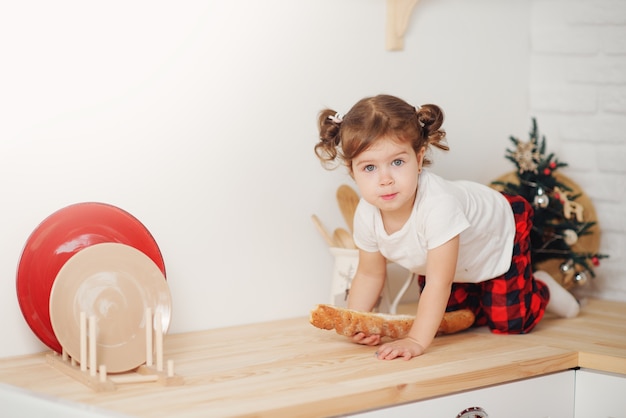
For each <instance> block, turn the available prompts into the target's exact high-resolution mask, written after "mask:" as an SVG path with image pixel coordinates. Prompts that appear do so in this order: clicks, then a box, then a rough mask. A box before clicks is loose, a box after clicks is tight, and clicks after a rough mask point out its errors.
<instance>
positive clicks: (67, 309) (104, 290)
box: [50, 243, 171, 373]
mask: <svg viewBox="0 0 626 418" xmlns="http://www.w3.org/2000/svg"><path fill="white" fill-rule="evenodd" d="M146 308H151V309H152V312H153V314H156V313H157V312H160V313H161V319H162V330H163V334H165V333H166V332H167V330H168V328H169V324H170V316H171V294H170V290H169V287H168V284H167V281H166V280H165V277H164V276H163V273H162V272H161V270H160V269H159V267H158V266H157V265H156V264H155V263H154V262H153V261H152V260H151V259H150V258H149V257H148V256H147V255H145V254H144V253H143V252H141V251H139V250H137V249H135V248H134V247H131V246H128V245H125V244H119V243H103V244H96V245H92V246H91V247H88V248H85V249H83V250H82V251H80V252H78V253H76V254H75V255H73V256H72V257H71V258H70V259H69V260H68V261H67V262H66V263H65V264H64V265H63V267H62V268H61V269H60V270H59V273H58V274H57V276H56V278H55V280H54V285H53V286H52V291H51V293H50V319H51V322H52V328H53V330H54V333H55V335H56V337H57V339H58V340H59V342H60V343H61V346H62V347H64V348H65V351H66V352H67V353H68V354H69V355H70V356H71V357H72V358H74V359H76V360H77V361H80V313H81V312H85V315H86V317H87V318H89V317H90V316H95V318H96V330H97V332H96V342H97V344H96V359H97V361H96V363H97V367H99V366H100V365H101V364H104V365H105V366H106V369H107V372H110V373H118V372H125V371H129V370H132V369H134V368H136V367H138V366H140V365H142V364H143V363H145V361H146V316H145V312H146ZM153 318H154V316H153ZM154 323H156V321H155V320H153V324H154ZM87 334H88V333H87Z"/></svg>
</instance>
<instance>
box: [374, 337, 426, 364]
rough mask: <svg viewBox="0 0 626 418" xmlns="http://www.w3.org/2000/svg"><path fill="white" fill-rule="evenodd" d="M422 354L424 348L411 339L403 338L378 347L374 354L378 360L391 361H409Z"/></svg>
mask: <svg viewBox="0 0 626 418" xmlns="http://www.w3.org/2000/svg"><path fill="white" fill-rule="evenodd" d="M422 354H424V347H422V346H421V345H420V344H419V343H418V342H417V341H415V340H413V339H412V338H403V339H401V340H396V341H392V342H389V343H386V344H383V345H382V346H380V348H379V349H378V351H377V352H376V357H377V358H378V360H393V359H395V358H397V357H402V358H403V359H404V360H411V359H412V358H413V357H417V356H420V355H422Z"/></svg>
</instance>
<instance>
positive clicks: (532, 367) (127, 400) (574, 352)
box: [0, 300, 626, 418]
mask: <svg viewBox="0 0 626 418" xmlns="http://www.w3.org/2000/svg"><path fill="white" fill-rule="evenodd" d="M164 347H165V348H164V352H165V358H166V359H172V360H173V361H174V364H175V372H176V374H177V375H179V376H182V378H183V379H184V384H183V385H181V386H163V385H160V384H159V383H154V382H151V383H132V384H125V385H119V386H118V387H117V389H116V390H114V391H110V392H95V391H93V390H91V389H89V388H88V387H86V386H85V385H83V384H82V383H80V382H78V381H76V380H74V379H72V378H70V377H68V376H66V375H65V374H63V373H61V372H59V371H58V370H57V369H55V368H53V367H51V366H50V365H49V364H48V363H47V362H46V354H47V353H40V354H35V355H29V356H21V357H13V358H5V359H0V382H2V383H5V384H9V385H13V386H17V387H19V388H25V389H28V390H30V391H33V392H35V393H38V394H43V395H44V396H46V397H48V398H49V397H51V396H52V397H55V398H60V399H62V400H63V401H64V402H65V401H72V402H79V403H85V404H89V405H93V406H95V407H97V408H99V409H105V410H110V411H113V412H115V413H117V414H120V413H121V414H126V415H130V416H140V417H152V416H176V417H194V416H195V417H197V416H211V417H235V416H257V417H263V416H267V417H273V418H275V417H296V416H302V417H306V416H310V417H321V416H333V415H341V414H348V413H353V412H357V411H362V410H366V409H372V408H381V407H386V406H391V405H395V404H400V403H405V402H411V401H418V400H423V399H427V398H432V397H436V396H443V395H449V394H452V393H456V392H460V391H465V390H470V389H477V388H481V387H486V386H490V385H497V384H501V383H505V382H510V381H514V380H519V379H524V378H528V377H534V376H540V375H545V374H549V373H553V372H557V371H561V370H567V369H570V368H575V367H586V368H591V369H595V370H601V371H608V372H614V373H621V374H626V303H621V302H611V301H604V300H589V301H588V302H587V303H586V304H585V305H584V306H583V309H582V311H581V314H580V315H579V316H578V317H577V318H573V319H558V318H553V317H550V316H546V317H545V318H544V320H542V322H541V323H540V324H539V325H538V326H537V327H536V328H535V330H534V331H533V332H532V333H530V334H526V335H507V336H504V335H494V334H491V333H490V332H489V331H488V330H487V329H486V328H484V327H483V328H477V329H471V330H468V331H464V332H461V333H458V334H454V335H447V336H440V337H437V338H436V339H435V341H434V343H433V345H432V346H431V347H430V348H429V350H428V352H427V353H426V354H425V355H423V356H420V357H417V358H414V359H412V360H411V361H408V362H406V361H403V360H394V361H390V362H387V361H378V360H377V359H376V358H375V357H374V352H375V351H376V348H375V347H367V346H360V345H356V344H352V343H350V342H348V340H347V339H346V338H345V337H341V336H339V335H337V334H335V333H334V331H324V330H320V329H317V328H314V327H313V326H311V325H310V324H309V323H308V318H293V319H286V320H279V321H274V322H268V323H260V324H251V325H244V326H238V327H230V328H224V329H213V330H207V331H200V332H192V333H184V334H174V335H168V336H167V337H166V338H165V342H164Z"/></svg>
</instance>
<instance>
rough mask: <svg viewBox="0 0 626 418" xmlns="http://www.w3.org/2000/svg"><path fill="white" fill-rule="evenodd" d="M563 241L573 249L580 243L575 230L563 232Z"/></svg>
mask: <svg viewBox="0 0 626 418" xmlns="http://www.w3.org/2000/svg"><path fill="white" fill-rule="evenodd" d="M563 241H565V243H566V244H567V245H569V246H570V247H571V246H572V245H574V244H576V242H578V234H577V233H576V231H574V230H571V229H566V230H565V231H563Z"/></svg>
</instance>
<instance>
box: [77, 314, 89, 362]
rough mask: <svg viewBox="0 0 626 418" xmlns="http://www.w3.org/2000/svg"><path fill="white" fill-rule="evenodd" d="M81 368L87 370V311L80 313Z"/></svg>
mask: <svg viewBox="0 0 626 418" xmlns="http://www.w3.org/2000/svg"><path fill="white" fill-rule="evenodd" d="M79 338H80V358H79V359H78V361H80V370H81V371H83V372H85V371H87V315H86V314H85V312H81V313H80V334H79Z"/></svg>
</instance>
